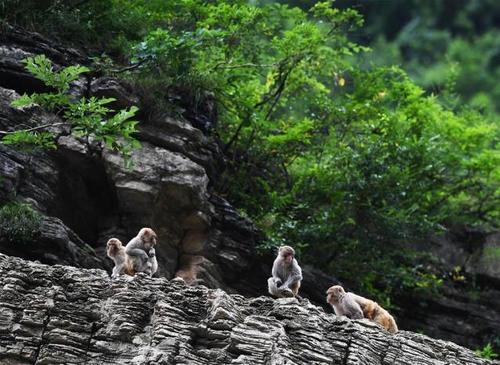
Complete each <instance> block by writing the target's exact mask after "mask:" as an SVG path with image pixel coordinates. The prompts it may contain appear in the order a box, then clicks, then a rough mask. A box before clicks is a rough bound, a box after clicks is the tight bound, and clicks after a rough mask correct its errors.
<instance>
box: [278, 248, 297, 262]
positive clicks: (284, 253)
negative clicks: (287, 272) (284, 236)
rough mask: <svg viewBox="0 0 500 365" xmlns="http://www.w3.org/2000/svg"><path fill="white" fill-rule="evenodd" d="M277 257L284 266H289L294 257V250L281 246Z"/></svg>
mask: <svg viewBox="0 0 500 365" xmlns="http://www.w3.org/2000/svg"><path fill="white" fill-rule="evenodd" d="M278 255H279V256H280V257H281V258H282V260H283V262H284V263H285V265H291V263H292V262H293V259H294V257H295V250H294V249H293V248H291V247H290V246H281V247H280V248H279V252H278Z"/></svg>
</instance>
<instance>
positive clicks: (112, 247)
mask: <svg viewBox="0 0 500 365" xmlns="http://www.w3.org/2000/svg"><path fill="white" fill-rule="evenodd" d="M106 253H107V255H108V257H109V258H110V259H111V260H113V261H114V263H115V267H113V272H112V273H111V277H112V278H116V277H118V276H120V275H124V274H127V275H134V272H133V271H132V270H131V268H130V265H129V264H128V262H127V254H126V253H125V247H123V244H122V242H121V241H120V240H119V239H118V238H110V239H109V240H108V242H107V243H106Z"/></svg>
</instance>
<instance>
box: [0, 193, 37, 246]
mask: <svg viewBox="0 0 500 365" xmlns="http://www.w3.org/2000/svg"><path fill="white" fill-rule="evenodd" d="M41 224H42V216H41V215H40V213H38V212H37V211H35V210H34V209H33V208H31V207H30V206H29V205H28V204H25V203H20V202H11V203H8V204H6V205H4V206H3V207H2V208H0V241H3V242H6V243H24V242H31V241H33V240H35V239H36V237H37V236H38V234H39V232H40V226H41Z"/></svg>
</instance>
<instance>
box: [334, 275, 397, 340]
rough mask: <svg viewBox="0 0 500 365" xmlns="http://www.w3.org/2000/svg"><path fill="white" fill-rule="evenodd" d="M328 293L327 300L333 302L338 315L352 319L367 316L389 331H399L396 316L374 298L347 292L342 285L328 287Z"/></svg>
mask: <svg viewBox="0 0 500 365" xmlns="http://www.w3.org/2000/svg"><path fill="white" fill-rule="evenodd" d="M326 294H327V296H326V302H327V303H329V304H331V306H332V307H333V309H334V310H335V314H336V315H337V316H346V317H349V318H352V319H361V318H367V319H369V320H371V321H373V322H376V323H378V324H380V325H381V326H382V327H384V328H385V329H386V330H387V331H389V332H392V333H396V332H397V331H398V326H397V325H396V321H395V320H394V318H393V317H392V316H391V315H390V314H389V312H387V311H386V310H385V309H384V308H382V307H381V306H379V305H378V304H377V303H376V302H374V301H373V300H370V299H366V298H363V297H362V296H360V295H356V294H354V293H346V292H345V290H344V288H343V287H341V286H340V285H334V286H332V287H330V288H328V290H327V291H326Z"/></svg>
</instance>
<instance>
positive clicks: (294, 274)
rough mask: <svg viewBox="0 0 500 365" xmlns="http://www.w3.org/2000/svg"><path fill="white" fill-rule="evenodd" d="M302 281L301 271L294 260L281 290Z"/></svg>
mask: <svg viewBox="0 0 500 365" xmlns="http://www.w3.org/2000/svg"><path fill="white" fill-rule="evenodd" d="M301 280H302V269H301V268H300V266H299V264H298V263H297V261H296V260H295V259H294V261H293V264H292V268H291V270H290V273H289V274H288V278H287V279H286V281H285V282H284V283H283V285H282V286H281V287H282V288H290V286H291V285H292V284H294V283H296V282H298V281H301Z"/></svg>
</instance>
